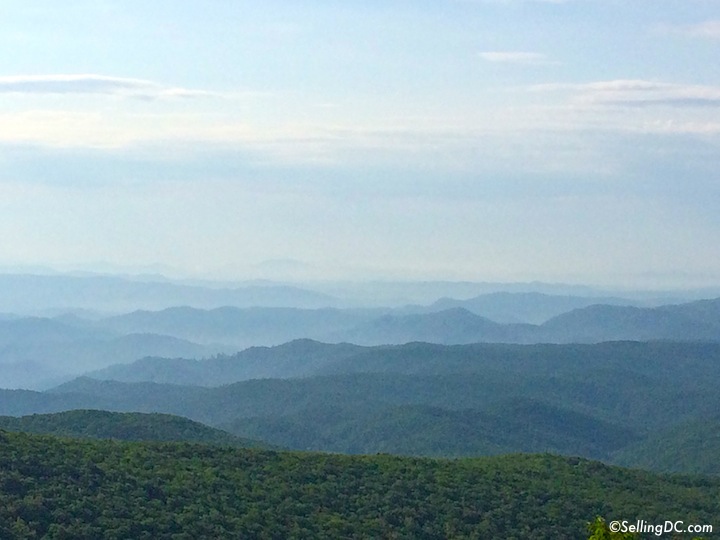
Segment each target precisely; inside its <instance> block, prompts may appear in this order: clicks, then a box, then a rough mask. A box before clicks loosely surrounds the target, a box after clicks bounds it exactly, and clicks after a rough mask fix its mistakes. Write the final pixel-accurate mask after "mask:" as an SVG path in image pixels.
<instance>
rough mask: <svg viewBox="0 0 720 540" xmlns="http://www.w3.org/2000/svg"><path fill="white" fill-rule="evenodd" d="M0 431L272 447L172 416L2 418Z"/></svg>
mask: <svg viewBox="0 0 720 540" xmlns="http://www.w3.org/2000/svg"><path fill="white" fill-rule="evenodd" d="M0 429H5V430H7V431H22V432H26V433H39V434H53V435H62V436H65V437H77V438H88V439H118V440H125V441H178V442H199V443H207V444H221V445H230V446H241V447H246V448H268V447H269V445H266V444H263V443H261V442H259V441H254V440H251V439H242V438H240V437H236V436H234V435H231V434H230V433H227V432H225V431H222V430H219V429H214V428H211V427H209V426H206V425H204V424H200V423H199V422H193V421H192V420H188V419H187V418H183V417H180V416H174V415H170V414H158V413H154V414H143V413H116V412H109V411H98V410H73V411H66V412H60V413H55V414H33V415H29V416H23V417H14V416H0Z"/></svg>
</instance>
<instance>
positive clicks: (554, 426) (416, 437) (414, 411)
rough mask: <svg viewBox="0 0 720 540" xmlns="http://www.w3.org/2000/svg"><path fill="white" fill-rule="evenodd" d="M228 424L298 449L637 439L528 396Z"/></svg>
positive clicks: (492, 450)
mask: <svg viewBox="0 0 720 540" xmlns="http://www.w3.org/2000/svg"><path fill="white" fill-rule="evenodd" d="M224 427H226V429H227V430H228V431H230V432H233V433H237V434H241V435H243V436H245V437H253V438H257V439H262V440H265V441H268V442H272V443H274V444H278V445H282V446H285V447H288V448H295V449H301V450H329V451H333V452H343V453H351V454H366V453H373V452H388V453H392V454H404V455H416V456H417V455H420V456H436V457H459V456H478V455H495V454H502V453H508V452H518V451H521V452H552V453H559V454H565V455H583V456H587V457H594V458H601V459H607V458H608V457H609V456H610V454H611V453H612V451H614V450H616V449H618V448H621V447H622V446H624V445H626V444H627V443H628V442H629V441H632V440H635V439H636V436H635V434H634V433H633V432H632V431H630V430H628V429H624V428H620V427H617V426H614V425H611V424H607V423H604V422H601V421H598V420H596V419H594V418H591V417H588V416H585V415H582V414H578V413H574V412H571V411H566V410H563V409H559V408H556V407H552V406H548V405H546V404H543V403H541V402H535V401H527V400H520V401H509V402H506V403H504V404H503V406H502V407H498V408H497V410H493V411H491V412H482V411H476V410H460V411H454V410H447V409H441V408H438V407H429V406H426V405H401V406H396V407H385V408H375V409H372V408H368V407H365V408H359V409H358V408H353V409H346V410H340V409H338V408H337V407H328V408H324V409H319V408H316V409H308V410H306V411H304V412H303V413H301V414H297V415H289V416H280V417H272V416H269V417H268V416H264V417H257V418H249V419H239V420H236V421H234V422H231V423H229V424H227V425H226V426H224Z"/></svg>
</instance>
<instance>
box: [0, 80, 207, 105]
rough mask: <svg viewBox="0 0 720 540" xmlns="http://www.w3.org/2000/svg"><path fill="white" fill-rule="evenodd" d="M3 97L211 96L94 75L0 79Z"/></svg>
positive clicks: (184, 89) (142, 81)
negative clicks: (101, 95) (19, 95)
mask: <svg viewBox="0 0 720 540" xmlns="http://www.w3.org/2000/svg"><path fill="white" fill-rule="evenodd" d="M0 93H13V94H105V95H121V96H129V97H139V98H144V99H156V98H163V97H196V96H207V95H211V94H210V93H209V92H204V91H200V90H190V89H187V88H177V87H169V86H164V85H161V84H158V83H155V82H153V81H148V80H144V79H133V78H124V77H107V76H104V75H94V74H77V75H73V74H52V75H15V76H7V77H0Z"/></svg>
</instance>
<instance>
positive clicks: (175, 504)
mask: <svg viewBox="0 0 720 540" xmlns="http://www.w3.org/2000/svg"><path fill="white" fill-rule="evenodd" d="M0 486H1V489H0V537H2V538H8V539H14V538H28V537H34V536H37V537H45V538H107V539H113V538H156V539H164V538H408V539H409V538H413V539H414V538H427V539H434V538H531V537H532V538H538V539H545V538H547V539H551V538H552V539H553V540H562V539H577V538H584V537H587V532H586V523H587V522H588V521H592V520H593V519H594V517H595V516H597V515H603V516H606V517H607V518H608V519H627V520H629V521H632V522H634V521H635V520H636V519H643V520H645V521H647V522H649V523H662V522H664V521H665V520H684V521H685V522H686V523H688V524H689V523H698V524H705V523H708V524H710V523H712V520H714V519H716V518H717V516H718V515H720V501H718V498H717V493H718V492H719V491H720V480H717V479H707V478H701V477H666V476H658V475H654V474H651V473H645V472H640V471H632V470H627V469H621V468H617V467H610V466H606V465H602V464H600V463H597V462H592V461H587V460H584V459H579V458H560V457H555V456H551V455H508V456H502V457H494V458H481V459H463V460H433V459H418V458H401V457H394V456H389V455H375V456H342V455H333V454H317V453H296V452H275V451H264V450H252V449H237V448H229V447H218V446H205V445H199V444H188V443H140V442H117V441H89V440H72V439H58V438H54V437H51V436H38V435H28V434H20V433H8V432H0ZM689 537H690V536H688V538H689ZM706 537H707V538H717V536H712V535H706Z"/></svg>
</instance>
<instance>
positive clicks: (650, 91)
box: [531, 79, 720, 107]
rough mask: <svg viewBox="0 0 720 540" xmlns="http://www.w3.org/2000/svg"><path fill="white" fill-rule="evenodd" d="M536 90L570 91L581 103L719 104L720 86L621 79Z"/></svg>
mask: <svg viewBox="0 0 720 540" xmlns="http://www.w3.org/2000/svg"><path fill="white" fill-rule="evenodd" d="M531 89H532V90H535V91H570V92H574V93H575V99H576V101H577V102H578V103H580V104H586V105H599V106H603V105H604V106H625V107H648V106H670V107H720V87H717V86H707V85H686V84H675V83H665V82H656V81H647V80H642V79H619V80H613V81H598V82H591V83H583V84H542V85H535V86H533V87H531Z"/></svg>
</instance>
